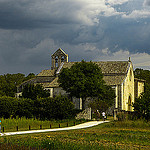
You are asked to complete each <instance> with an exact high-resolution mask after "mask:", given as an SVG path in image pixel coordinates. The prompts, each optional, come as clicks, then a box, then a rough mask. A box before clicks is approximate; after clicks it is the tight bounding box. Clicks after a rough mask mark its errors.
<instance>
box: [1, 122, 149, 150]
mask: <svg viewBox="0 0 150 150" xmlns="http://www.w3.org/2000/svg"><path fill="white" fill-rule="evenodd" d="M149 141H150V122H148V123H146V122H144V121H116V122H114V121H112V122H110V123H105V124H101V125H98V126H95V127H92V128H87V129H80V130H70V131H61V132H49V133H40V134H30V135H17V136H5V137H0V149H1V150H4V149H15V150H17V149H18V150H21V149H22V150H28V149H30V150H32V149H33V150H36V149H37V150H42V149H45V150H46V149H52V150H109V149H110V150H114V149H116V150H122V149H124V150H128V149H129V150H136V149H141V150H149V149H150V142H149Z"/></svg>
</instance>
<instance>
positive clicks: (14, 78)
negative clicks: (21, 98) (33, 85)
mask: <svg viewBox="0 0 150 150" xmlns="http://www.w3.org/2000/svg"><path fill="white" fill-rule="evenodd" d="M33 77H35V75H34V74H33V73H30V74H29V75H28V76H27V77H25V75H24V74H21V73H17V74H4V75H0V96H11V97H14V96H15V93H16V90H17V87H16V86H17V85H19V84H21V83H22V82H24V81H26V80H29V79H31V78H33Z"/></svg>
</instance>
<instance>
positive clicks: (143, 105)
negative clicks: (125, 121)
mask: <svg viewBox="0 0 150 150" xmlns="http://www.w3.org/2000/svg"><path fill="white" fill-rule="evenodd" d="M133 107H134V111H135V114H136V116H137V118H143V119H146V120H147V121H148V120H150V84H145V92H144V93H142V94H141V96H140V97H139V98H136V99H135V103H134V104H133Z"/></svg>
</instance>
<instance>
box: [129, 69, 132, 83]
mask: <svg viewBox="0 0 150 150" xmlns="http://www.w3.org/2000/svg"><path fill="white" fill-rule="evenodd" d="M129 78H130V81H131V79H132V71H131V70H130V77H129Z"/></svg>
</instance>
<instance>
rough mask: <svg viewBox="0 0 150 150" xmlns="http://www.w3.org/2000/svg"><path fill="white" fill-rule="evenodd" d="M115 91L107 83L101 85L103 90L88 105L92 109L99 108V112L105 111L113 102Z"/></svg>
mask: <svg viewBox="0 0 150 150" xmlns="http://www.w3.org/2000/svg"><path fill="white" fill-rule="evenodd" d="M114 98H115V92H114V90H113V89H112V88H111V87H110V86H107V85H104V86H103V91H102V93H101V94H99V96H98V97H97V98H95V99H94V100H93V101H91V102H90V103H89V106H90V107H91V108H92V109H93V110H99V111H100V112H102V111H106V110H107V109H108V108H109V107H111V106H112V105H113V104H114Z"/></svg>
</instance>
